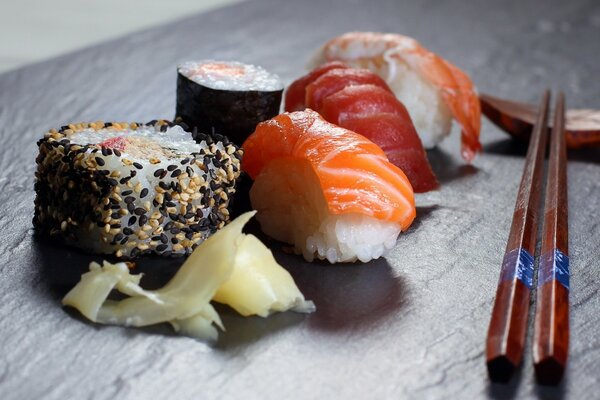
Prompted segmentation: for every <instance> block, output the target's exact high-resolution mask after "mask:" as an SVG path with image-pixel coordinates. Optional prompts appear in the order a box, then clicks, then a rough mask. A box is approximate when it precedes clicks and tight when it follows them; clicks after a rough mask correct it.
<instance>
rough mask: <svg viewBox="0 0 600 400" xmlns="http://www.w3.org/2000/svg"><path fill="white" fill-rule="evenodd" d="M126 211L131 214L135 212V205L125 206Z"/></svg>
mask: <svg viewBox="0 0 600 400" xmlns="http://www.w3.org/2000/svg"><path fill="white" fill-rule="evenodd" d="M127 211H129V212H130V213H133V212H134V211H135V205H134V204H133V203H129V204H127Z"/></svg>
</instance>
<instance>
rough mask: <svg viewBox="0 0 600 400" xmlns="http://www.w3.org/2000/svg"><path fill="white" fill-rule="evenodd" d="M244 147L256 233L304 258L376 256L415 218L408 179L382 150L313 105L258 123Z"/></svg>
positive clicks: (331, 259) (365, 258) (363, 258)
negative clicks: (287, 245) (288, 246)
mask: <svg viewBox="0 0 600 400" xmlns="http://www.w3.org/2000/svg"><path fill="white" fill-rule="evenodd" d="M243 148H244V158H243V160H242V169H243V170H244V171H246V172H247V173H248V175H250V177H251V178H252V179H254V184H253V186H252V189H251V190H250V200H251V202H252V206H253V207H254V208H255V209H256V210H257V211H258V214H257V219H258V221H259V222H260V224H261V228H262V230H263V231H264V232H265V233H266V234H268V235H269V236H271V237H273V238H275V239H277V240H280V241H283V242H287V243H290V244H292V245H294V248H295V250H296V252H297V253H302V254H303V255H304V257H305V258H306V259H307V260H309V261H312V260H313V259H314V257H317V258H321V259H327V260H328V261H329V262H331V263H335V262H348V261H355V260H357V259H359V260H361V261H363V262H367V261H369V260H371V259H375V258H378V257H380V256H382V255H383V254H385V253H386V252H387V251H388V250H389V249H391V248H392V247H393V246H394V244H395V243H396V239H397V237H398V234H399V233H400V232H401V231H402V230H406V229H408V227H409V226H410V224H411V223H412V221H413V220H414V218H415V212H416V211H415V202H414V194H413V190H412V187H411V185H410V182H409V181H408V179H407V178H406V175H404V173H403V172H402V171H401V170H400V169H399V168H397V167H396V166H394V165H393V164H391V163H390V162H389V161H388V159H387V157H386V156H385V153H384V152H383V150H381V148H379V147H378V146H377V145H376V144H374V143H373V142H371V141H369V140H368V139H366V138H365V137H363V136H361V135H359V134H356V133H354V132H352V131H349V130H347V129H344V128H341V127H339V126H336V125H334V124H331V123H329V122H327V121H325V120H324V119H323V118H322V117H321V116H320V115H319V114H318V113H316V112H314V111H312V110H306V111H299V112H293V113H284V114H281V115H279V116H277V117H275V118H273V119H271V120H269V121H265V122H263V123H260V124H259V125H258V126H257V128H256V131H255V132H254V133H253V134H252V135H250V137H248V139H247V140H246V142H245V143H244V144H243Z"/></svg>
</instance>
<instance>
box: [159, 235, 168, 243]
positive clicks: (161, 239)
mask: <svg viewBox="0 0 600 400" xmlns="http://www.w3.org/2000/svg"><path fill="white" fill-rule="evenodd" d="M160 241H161V242H163V243H167V242H168V241H169V238H168V237H167V235H165V234H164V233H161V234H160Z"/></svg>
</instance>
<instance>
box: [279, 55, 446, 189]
mask: <svg viewBox="0 0 600 400" xmlns="http://www.w3.org/2000/svg"><path fill="white" fill-rule="evenodd" d="M333 66H335V68H332V67H333ZM322 70H325V72H323V73H320V72H319V71H322ZM316 71H317V72H315V71H311V72H309V73H308V74H307V75H306V76H304V77H301V78H299V79H298V80H297V81H295V82H294V83H292V85H290V88H292V87H294V86H296V87H303V88H304V92H305V95H304V100H302V102H300V99H299V96H298V95H295V94H293V96H292V99H291V100H290V98H289V97H288V96H287V95H286V109H288V108H292V107H302V106H307V107H310V108H312V109H313V110H315V111H317V112H319V113H320V114H321V115H322V116H323V118H325V119H326V120H327V121H329V122H331V123H334V124H336V125H339V126H341V127H344V128H347V129H350V130H351V131H354V132H356V133H359V134H361V135H363V136H365V137H367V138H368V139H369V140H372V141H373V142H375V143H376V144H377V145H378V146H380V147H381V148H382V149H383V151H384V152H385V154H386V156H387V157H388V159H389V161H390V162H391V163H392V164H394V165H396V166H397V167H399V168H400V169H401V170H402V171H403V172H404V173H405V174H406V175H407V177H408V179H409V180H410V183H411V185H412V187H413V189H414V191H415V192H417V193H423V192H427V191H430V190H433V189H436V188H437V187H438V186H439V184H438V181H437V179H436V177H435V174H434V173H433V170H432V169H431V166H430V165H429V161H428V160H427V154H426V153H425V149H424V148H423V144H422V143H421V140H420V139H419V136H418V134H417V132H416V130H415V127H414V125H413V123H412V120H411V118H410V115H409V114H408V112H407V110H406V108H405V107H404V105H403V104H402V103H401V102H400V101H399V100H398V99H397V98H396V97H395V96H394V94H393V92H392V91H391V89H390V88H389V87H388V85H387V84H386V83H385V82H384V81H383V79H381V78H380V77H379V76H378V75H377V74H375V73H373V72H371V71H369V70H367V69H356V68H350V67H347V66H344V65H340V63H339V62H338V63H329V64H325V65H324V66H323V67H319V68H317V70H316ZM313 78H314V79H313ZM298 91H299V89H298ZM295 97H298V99H295ZM288 101H289V102H288Z"/></svg>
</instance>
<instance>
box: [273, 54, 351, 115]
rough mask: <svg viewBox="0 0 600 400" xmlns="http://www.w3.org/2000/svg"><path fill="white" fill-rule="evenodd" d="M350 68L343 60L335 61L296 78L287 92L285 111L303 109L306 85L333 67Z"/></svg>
mask: <svg viewBox="0 0 600 400" xmlns="http://www.w3.org/2000/svg"><path fill="white" fill-rule="evenodd" d="M340 68H348V67H347V66H346V65H345V64H344V63H343V62H340V61H333V62H330V63H326V64H323V65H321V66H319V67H318V68H315V69H313V70H312V71H310V72H309V73H308V74H306V75H304V76H303V77H301V78H299V79H297V80H295V81H294V82H293V83H292V84H291V85H290V86H289V87H288V88H287V90H286V92H285V106H284V109H285V111H288V112H292V111H302V110H304V109H305V108H306V104H305V102H304V98H305V93H306V86H308V85H309V84H311V83H312V82H313V81H314V80H316V79H317V78H318V77H320V76H321V75H323V74H325V73H326V72H328V71H331V70H333V69H340Z"/></svg>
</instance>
